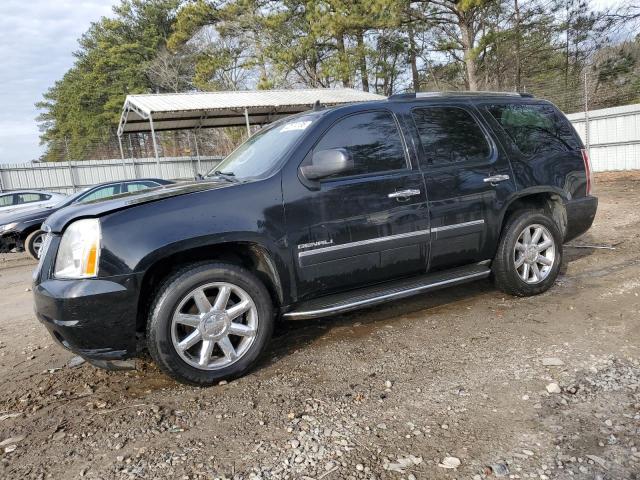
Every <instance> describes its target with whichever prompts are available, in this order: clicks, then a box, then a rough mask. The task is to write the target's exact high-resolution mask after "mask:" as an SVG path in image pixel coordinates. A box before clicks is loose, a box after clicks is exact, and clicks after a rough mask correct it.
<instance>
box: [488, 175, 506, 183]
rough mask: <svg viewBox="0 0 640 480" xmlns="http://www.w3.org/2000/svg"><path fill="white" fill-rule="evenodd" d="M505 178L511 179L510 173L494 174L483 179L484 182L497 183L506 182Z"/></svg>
mask: <svg viewBox="0 0 640 480" xmlns="http://www.w3.org/2000/svg"><path fill="white" fill-rule="evenodd" d="M505 180H509V175H492V176H490V177H487V178H485V179H484V180H483V182H484V183H490V184H491V185H494V184H496V183H500V182H504V181H505Z"/></svg>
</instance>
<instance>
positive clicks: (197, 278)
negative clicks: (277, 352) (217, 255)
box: [147, 263, 274, 386]
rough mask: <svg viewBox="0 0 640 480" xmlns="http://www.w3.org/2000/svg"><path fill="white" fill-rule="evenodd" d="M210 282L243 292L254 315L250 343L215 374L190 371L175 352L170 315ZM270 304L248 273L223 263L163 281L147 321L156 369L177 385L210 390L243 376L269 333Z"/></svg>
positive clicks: (184, 270) (194, 268)
mask: <svg viewBox="0 0 640 480" xmlns="http://www.w3.org/2000/svg"><path fill="white" fill-rule="evenodd" d="M212 282H224V283H229V284H233V285H235V286H238V287H239V288H241V289H242V290H244V292H246V293H247V294H248V295H249V297H250V298H251V300H252V301H253V304H254V305H255V307H256V311H257V317H258V322H257V328H256V330H257V331H256V333H255V336H254V337H253V338H254V340H253V343H251V345H250V347H248V350H246V352H245V353H244V354H243V355H242V356H241V357H240V358H239V359H238V360H236V361H235V363H231V364H230V365H228V366H225V367H223V368H220V369H217V370H204V369H200V368H194V367H193V366H192V365H190V364H189V363H187V361H185V360H184V359H183V358H182V357H181V356H180V355H179V354H178V352H177V350H176V347H174V344H173V341H172V333H171V332H172V318H173V314H174V312H175V311H176V309H177V308H178V306H179V305H180V302H182V301H183V300H184V298H186V297H187V296H188V295H189V292H192V291H193V290H194V289H197V288H198V287H201V286H203V285H206V284H210V283H212ZM273 323H274V315H273V304H272V301H271V297H270V296H269V293H268V291H267V289H266V288H265V286H264V285H263V284H262V283H261V282H260V280H258V279H257V278H256V277H255V276H254V275H253V274H251V273H250V272H249V271H248V270H246V269H244V268H242V267H238V266H236V265H231V264H226V263H197V264H191V265H187V266H185V267H184V268H182V269H180V270H179V271H177V272H176V273H175V274H173V275H172V276H170V277H169V278H167V280H166V281H165V282H164V283H163V284H162V285H161V286H160V287H159V289H158V290H157V292H156V294H155V296H154V299H153V304H152V307H151V310H150V314H149V318H148V321H147V345H148V348H149V353H150V354H151V356H152V358H153V359H154V360H155V362H156V363H157V365H158V366H159V367H160V369H161V370H162V371H163V372H165V373H166V374H168V375H169V376H171V377H173V378H174V379H176V380H177V381H179V382H181V383H185V384H188V385H196V386H210V385H213V384H215V383H217V382H219V381H221V380H230V379H233V378H237V377H239V376H241V375H243V374H245V373H246V372H247V371H248V370H249V369H250V368H251V367H252V366H253V365H254V364H255V363H256V361H257V360H258V358H259V356H260V354H262V353H263V352H264V350H265V348H266V346H267V344H268V342H269V339H270V338H271V335H272V332H273Z"/></svg>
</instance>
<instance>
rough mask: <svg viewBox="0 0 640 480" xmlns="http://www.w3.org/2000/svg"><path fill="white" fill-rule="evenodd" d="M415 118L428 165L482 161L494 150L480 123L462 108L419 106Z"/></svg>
mask: <svg viewBox="0 0 640 480" xmlns="http://www.w3.org/2000/svg"><path fill="white" fill-rule="evenodd" d="M413 119H414V121H415V123H416V127H418V133H419V134H420V141H421V142H422V148H423V149H424V152H425V157H426V160H427V164H429V165H435V166H437V165H450V164H453V163H458V162H470V163H472V162H481V161H486V160H487V158H488V157H489V154H490V153H491V148H490V147H489V144H488V143H487V139H486V137H485V136H484V133H483V132H482V130H481V129H480V126H479V125H478V123H477V122H476V121H475V119H474V118H473V117H472V116H471V114H470V113H469V112H467V111H465V110H462V109H461V108H456V107H430V108H416V109H414V110H413Z"/></svg>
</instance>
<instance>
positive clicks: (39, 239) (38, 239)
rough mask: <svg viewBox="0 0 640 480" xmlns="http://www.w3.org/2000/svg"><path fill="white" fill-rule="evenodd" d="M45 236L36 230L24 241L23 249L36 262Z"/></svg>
mask: <svg viewBox="0 0 640 480" xmlns="http://www.w3.org/2000/svg"><path fill="white" fill-rule="evenodd" d="M45 235H46V234H45V233H44V232H43V231H42V230H36V231H35V232H31V233H30V234H29V236H28V237H27V238H26V239H25V241H24V249H25V250H26V251H27V253H28V254H29V255H31V256H32V257H33V258H35V259H36V260H38V259H39V258H40V250H41V249H42V245H43V243H44V237H45Z"/></svg>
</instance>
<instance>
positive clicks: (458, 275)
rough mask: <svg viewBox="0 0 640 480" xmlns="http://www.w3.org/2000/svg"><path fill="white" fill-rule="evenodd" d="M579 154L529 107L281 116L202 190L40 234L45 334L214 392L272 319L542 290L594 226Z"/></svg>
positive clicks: (101, 357)
mask: <svg viewBox="0 0 640 480" xmlns="http://www.w3.org/2000/svg"><path fill="white" fill-rule="evenodd" d="M591 187H592V178H591V166H590V163H589V158H588V155H587V152H586V151H585V149H584V146H583V145H582V142H581V141H580V138H579V137H578V136H577V135H576V132H575V131H574V129H573V128H572V126H571V124H570V123H569V122H568V121H567V119H566V118H565V116H564V115H563V114H562V113H561V112H560V111H559V110H558V109H557V108H556V107H555V106H554V105H552V104H551V103H549V102H547V101H544V100H540V99H536V98H533V97H531V96H527V95H518V94H508V93H481V94H402V95H397V96H392V97H390V98H389V99H387V100H384V101H376V102H368V103H360V104H354V105H348V106H340V107H335V108H327V109H324V108H322V107H320V106H316V107H314V109H313V110H312V111H309V112H306V113H303V114H299V115H295V116H291V117H287V118H285V119H283V120H281V121H278V122H276V123H273V124H271V125H269V126H267V127H265V128H263V129H261V130H260V131H259V132H258V133H256V134H254V135H253V136H251V137H250V138H249V139H248V140H247V141H246V142H244V143H243V144H242V145H240V146H239V147H238V148H237V149H236V150H235V151H234V152H233V153H231V154H230V155H229V156H228V157H227V158H226V159H224V160H223V161H222V162H221V163H220V164H219V165H218V166H217V167H216V168H215V171H212V172H211V173H209V174H208V175H207V176H206V177H205V178H204V179H203V180H201V181H197V182H192V183H182V184H175V185H167V186H164V187H159V188H154V189H150V190H148V191H144V192H137V193H133V194H124V195H119V196H116V197H114V198H112V199H109V200H103V201H97V202H92V203H88V204H83V205H73V206H70V207H68V208H65V209H62V210H60V211H58V212H56V213H55V214H53V215H52V216H51V217H49V218H48V219H47V221H46V223H45V225H44V230H45V231H46V232H47V235H46V237H45V240H44V245H43V247H42V255H41V259H40V264H39V266H38V268H37V270H36V271H35V272H34V287H33V292H34V297H35V309H36V313H37V316H38V319H39V320H40V321H41V322H42V323H43V324H44V325H45V326H46V328H47V329H48V330H49V331H50V332H51V334H52V335H53V337H54V338H55V339H57V340H58V341H59V342H60V343H61V344H62V345H63V346H64V347H65V348H68V349H70V350H72V351H73V352H76V353H77V354H78V355H81V356H82V357H85V358H86V359H88V360H89V361H90V362H92V363H93V364H94V365H97V366H102V367H106V368H115V367H123V366H129V365H130V364H132V363H133V362H132V361H131V359H133V358H135V357H136V356H138V355H139V354H140V353H141V352H143V351H145V350H148V351H149V353H150V354H151V356H152V357H153V359H154V360H155V362H157V364H158V365H159V366H160V368H161V369H162V370H163V371H164V372H166V373H167V374H169V375H171V376H172V377H174V378H175V379H177V380H179V381H181V382H184V383H188V384H194V385H211V384H213V383H215V382H218V381H220V380H222V379H228V378H233V377H237V376H239V375H242V374H243V373H245V372H247V370H248V369H250V368H251V366H252V365H254V364H255V362H256V360H257V359H258V357H259V355H260V354H261V352H263V351H264V350H265V347H266V345H267V343H268V341H269V338H270V336H271V333H272V329H273V325H274V322H275V321H276V320H277V319H279V318H285V319H308V318H316V317H322V316H331V315H335V314H339V313H342V312H346V311H350V310H353V309H357V308H361V307H370V306H372V305H376V304H379V303H381V302H386V301H391V300H396V299H399V298H403V297H407V296H410V295H416V294H421V293H426V292H429V291H432V290H435V289H438V288H442V287H445V286H452V285H458V284H462V283H464V282H469V281H473V280H478V279H481V278H485V277H491V278H492V279H493V281H494V282H495V285H496V287H497V288H499V289H500V290H502V291H504V292H506V293H508V294H511V295H517V296H528V295H536V294H539V293H542V292H544V291H546V290H547V289H549V288H550V287H551V286H552V284H553V283H554V281H555V279H556V277H557V275H558V270H559V268H560V264H561V261H562V245H563V242H566V241H568V240H571V239H572V238H574V237H576V236H577V235H580V234H582V233H583V232H585V231H586V230H587V229H588V228H589V227H590V226H591V224H592V222H593V218H594V216H595V213H596V208H597V199H596V198H595V197H594V196H592V195H591Z"/></svg>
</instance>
